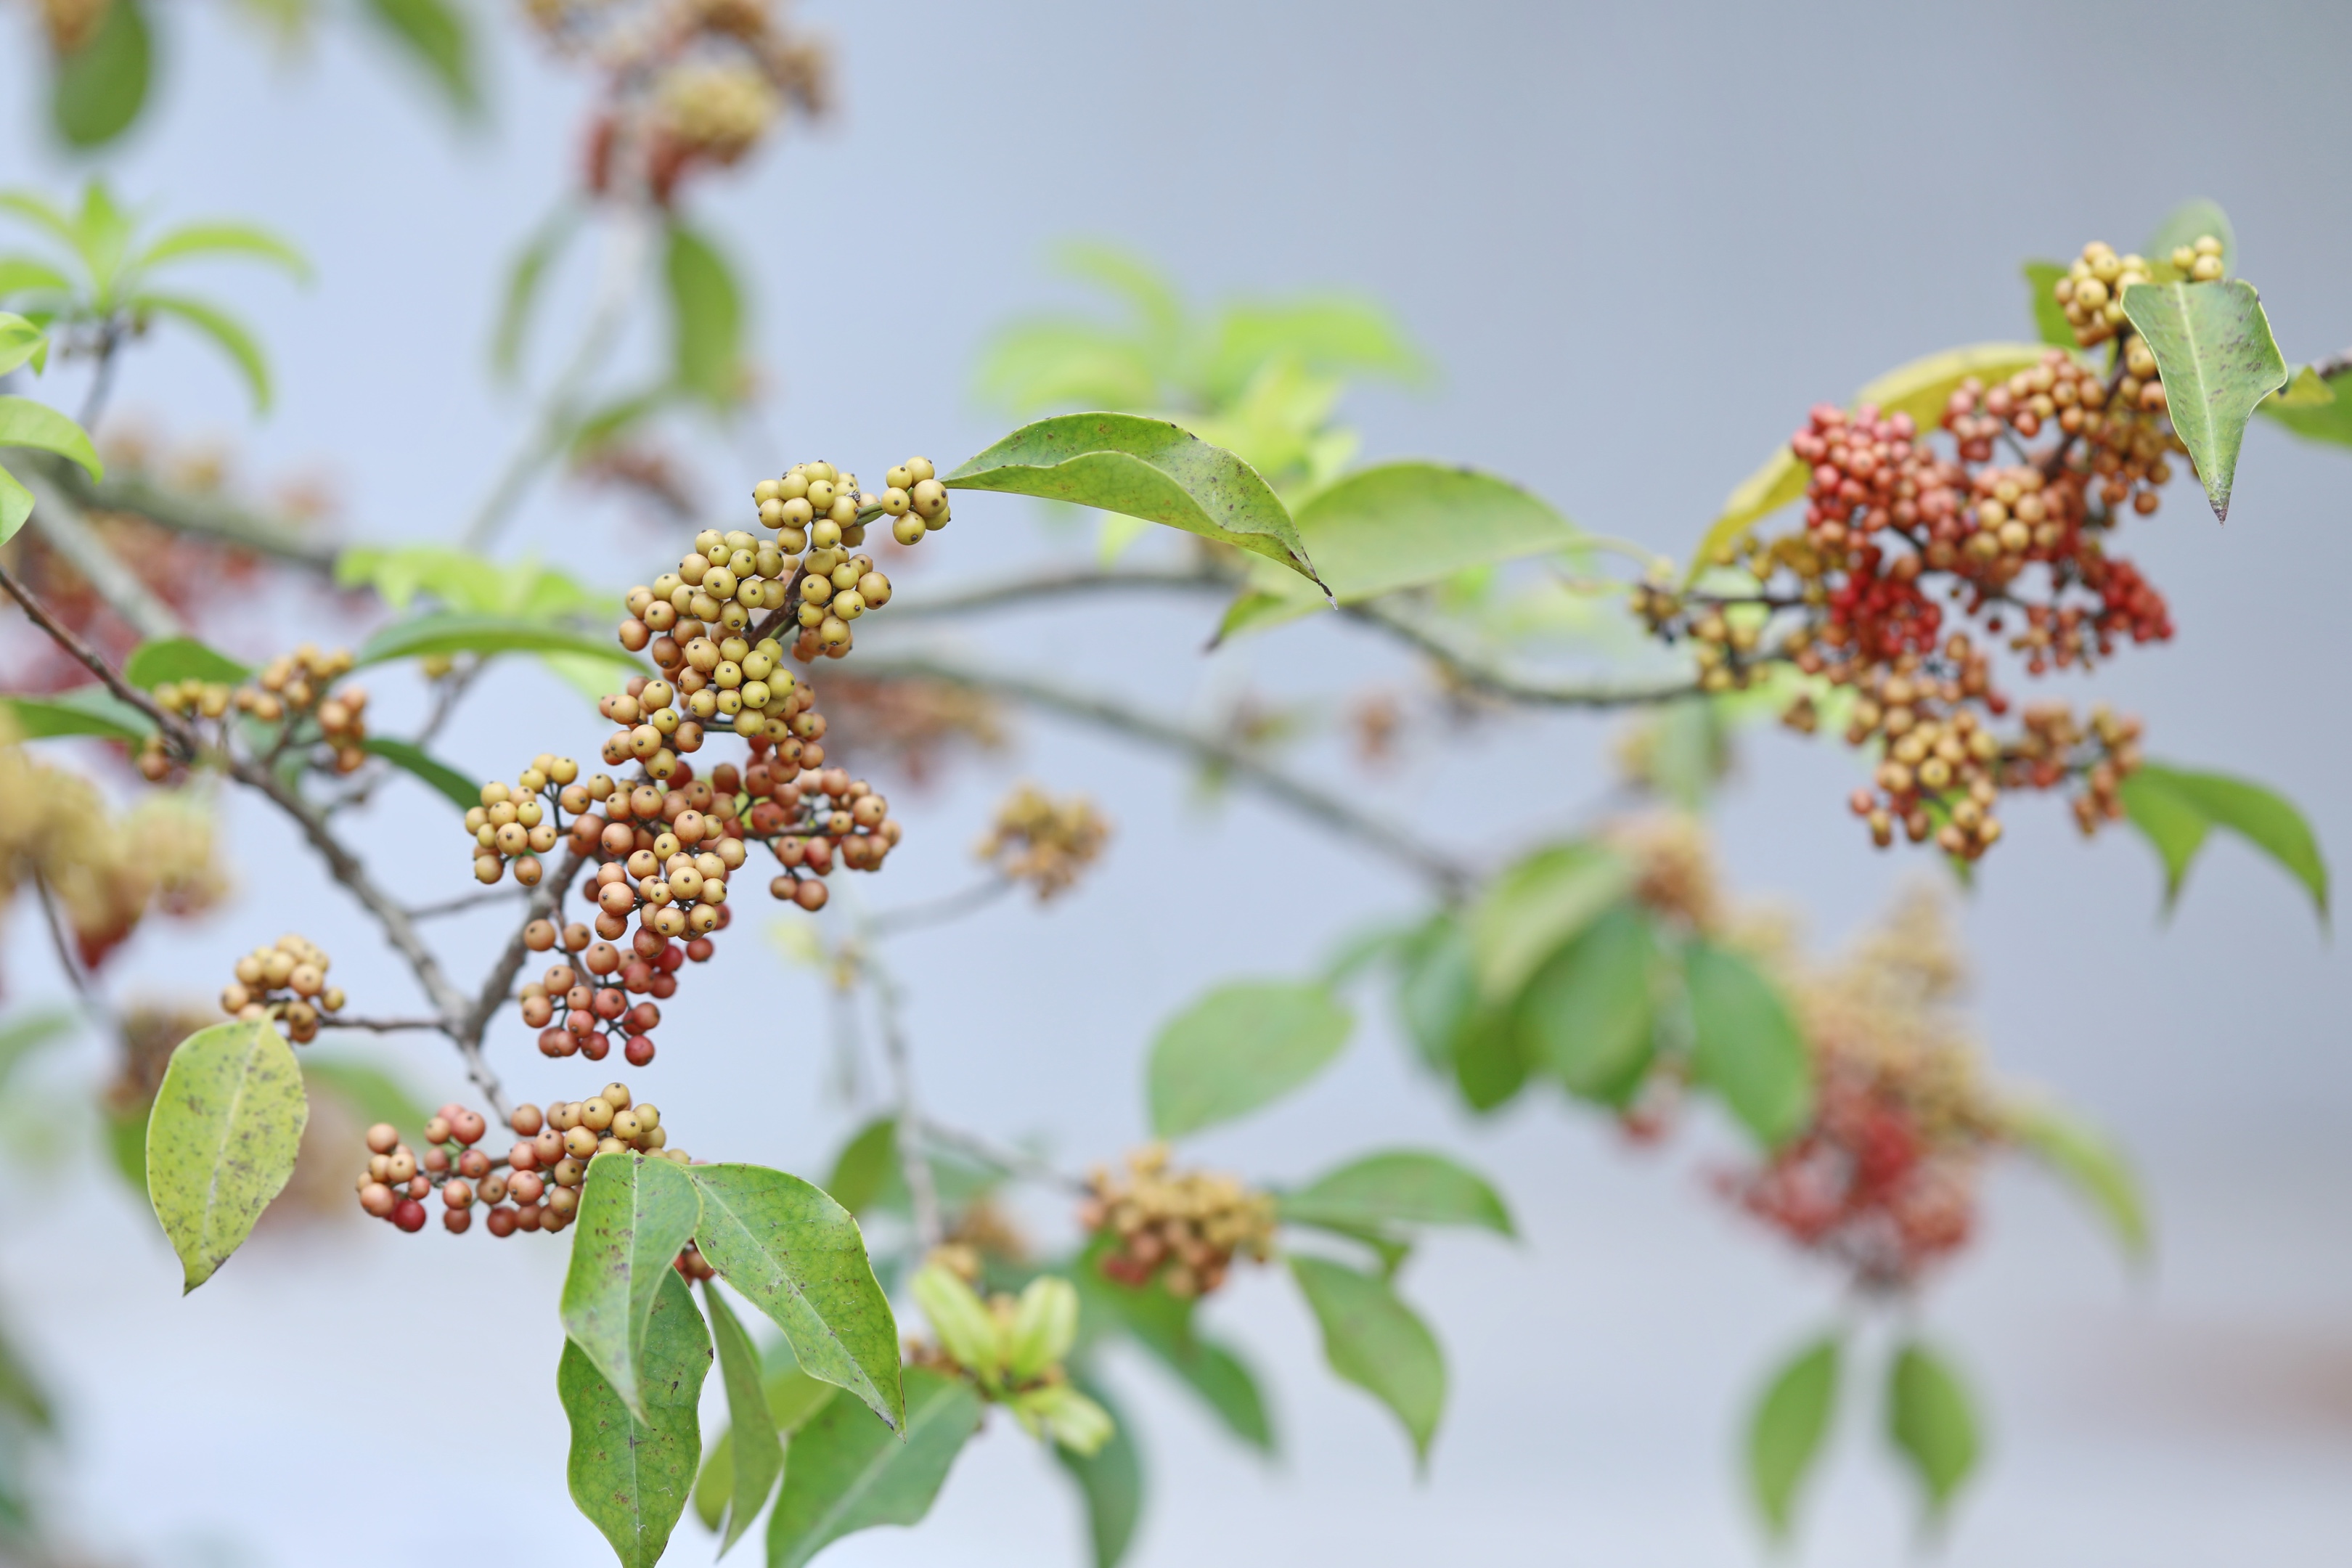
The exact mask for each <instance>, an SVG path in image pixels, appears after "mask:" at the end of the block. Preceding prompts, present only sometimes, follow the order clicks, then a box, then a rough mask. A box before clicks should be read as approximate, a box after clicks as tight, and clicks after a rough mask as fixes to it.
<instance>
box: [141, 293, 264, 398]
mask: <svg viewBox="0 0 2352 1568" xmlns="http://www.w3.org/2000/svg"><path fill="white" fill-rule="evenodd" d="M131 307H132V308H133V309H134V310H152V311H154V312H155V313H157V314H158V315H163V316H169V317H171V318H172V319H173V320H174V321H180V322H182V323H183V324H184V325H187V326H191V327H194V329H195V330H196V331H198V332H200V333H202V334H203V335H204V336H205V337H207V338H210V339H211V340H212V342H213V346H214V347H215V348H217V349H219V350H220V351H221V352H222V353H225V354H226V355H228V357H229V359H230V360H231V361H232V362H233V363H235V364H236V368H237V373H238V374H240V375H242V376H244V377H245V386H246V391H247V392H248V393H249V394H251V395H252V397H253V407H254V412H256V413H257V414H266V413H268V410H269V361H268V358H267V357H266V356H265V355H264V354H263V353H262V352H261V343H260V341H259V340H258V339H257V338H255V337H254V335H253V332H252V330H251V329H250V328H248V327H247V326H246V325H245V323H244V322H242V321H238V320H237V319H236V317H234V316H231V315H230V314H228V312H226V310H221V309H219V308H218V307H216V306H214V305H208V304H206V303H205V301H204V300H191V299H189V298H187V297H186V296H185V295H183V294H153V293H142V294H141V295H140V296H139V297H138V298H137V299H135V300H131Z"/></svg>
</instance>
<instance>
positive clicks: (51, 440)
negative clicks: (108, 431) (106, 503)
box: [0, 397, 106, 479]
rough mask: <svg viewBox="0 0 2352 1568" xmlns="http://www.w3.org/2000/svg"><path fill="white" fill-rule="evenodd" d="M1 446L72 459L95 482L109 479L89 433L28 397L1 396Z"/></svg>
mask: <svg viewBox="0 0 2352 1568" xmlns="http://www.w3.org/2000/svg"><path fill="white" fill-rule="evenodd" d="M0 447H32V448H33V449H34V450H36V451H41V452H55V453H56V454H57V455H58V457H60V458H71V459H72V460H73V461H74V462H77V463H79V464H80V465H81V466H82V467H83V468H86V469H88V470H89V477H90V478H91V479H104V478H105V477H106V466H105V465H104V464H103V463H100V461H99V460H98V448H97V447H94V446H92V445H90V439H89V431H87V430H84V429H83V428H82V427H81V426H79V425H77V424H75V423H74V422H73V421H72V420H71V419H68V418H67V417H66V416H64V415H62V414H60V413H58V411H57V410H56V409H54V408H52V407H50V406H49V405H47V404H46V403H36V402H34V401H33V400H32V399H31V398H29V397H0Z"/></svg>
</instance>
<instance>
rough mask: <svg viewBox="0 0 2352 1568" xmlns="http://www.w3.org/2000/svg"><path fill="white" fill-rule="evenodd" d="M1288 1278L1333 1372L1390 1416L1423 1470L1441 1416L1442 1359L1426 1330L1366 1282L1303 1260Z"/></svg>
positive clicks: (1295, 1261) (1392, 1296) (1365, 1277)
mask: <svg viewBox="0 0 2352 1568" xmlns="http://www.w3.org/2000/svg"><path fill="white" fill-rule="evenodd" d="M1290 1273H1291V1277H1292V1278H1293V1279H1297V1281H1298V1289H1299V1290H1300V1291H1301V1292H1302V1293H1304V1294H1305V1296H1306V1297H1307V1306H1309V1307H1310V1308H1312V1309H1313V1310H1314V1312H1315V1321H1316V1322H1317V1323H1318V1324H1319V1325H1320V1326H1321V1327H1322V1330H1323V1356H1324V1359H1325V1360H1326V1361H1328V1362H1329V1363H1331V1370H1332V1371H1333V1372H1335V1373H1339V1376H1341V1377H1342V1378H1345V1379H1346V1380H1347V1381H1348V1382H1349V1383H1352V1384H1355V1385H1356V1386H1357V1387H1359V1388H1360V1389H1362V1390H1364V1391H1365V1392H1366V1393H1368V1394H1370V1395H1371V1396H1372V1397H1373V1398H1375V1399H1377V1400H1379V1401H1380V1402H1381V1404H1383V1405H1387V1406H1388V1407H1389V1409H1390V1410H1391V1411H1393V1412H1394V1413H1395V1415H1396V1418H1397V1419H1398V1420H1399V1421H1402V1423H1404V1429H1405V1432H1406V1434H1407V1435H1408V1436H1411V1437H1412V1448H1413V1453H1414V1455H1415V1456H1416V1457H1417V1458H1420V1459H1421V1460H1423V1462H1424V1463H1425V1462H1426V1461H1427V1460H1428V1458H1429V1440H1430V1439H1431V1438H1432V1437H1433V1436H1435V1435H1436V1432H1437V1418H1438V1416H1439V1415H1442V1414H1443V1413H1444V1408H1445V1359H1444V1355H1443V1354H1442V1353H1441V1352H1439V1350H1438V1348H1437V1340H1436V1338H1435V1336H1433V1334H1431V1333H1430V1331H1429V1328H1428V1325H1426V1324H1424V1323H1423V1321H1421V1319H1420V1318H1419V1317H1418V1316H1416V1315H1415V1314H1414V1312H1413V1310H1412V1308H1410V1307H1408V1306H1406V1305H1405V1304H1404V1303H1403V1302H1402V1301H1401V1300H1398V1299H1397V1296H1396V1293H1395V1292H1394V1291H1392V1290H1391V1289H1389V1288H1388V1286H1387V1284H1386V1283H1385V1282H1384V1281H1382V1280H1381V1279H1376V1278H1375V1277H1373V1276H1372V1275H1370V1274H1359V1273H1358V1272H1356V1270H1354V1269H1352V1268H1342V1267H1341V1266H1339V1264H1337V1263H1329V1262H1326V1261H1325V1260H1324V1259H1322V1258H1305V1257H1293V1258H1291V1259H1290Z"/></svg>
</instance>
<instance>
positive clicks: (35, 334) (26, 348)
mask: <svg viewBox="0 0 2352 1568" xmlns="http://www.w3.org/2000/svg"><path fill="white" fill-rule="evenodd" d="M5 281H6V280H5V279H0V294H5V293H6V292H7V291H8V290H7V289H6V288H5ZM48 362H49V336H48V334H47V332H44V331H41V329H40V328H39V327H37V326H36V325H34V324H33V323H32V322H30V321H26V320H25V318H24V317H22V316H17V315H12V314H10V313H8V312H6V311H5V310H0V375H6V374H8V373H9V372H11V371H13V370H16V369H17V368H19V367H20V366H22V365H25V364H26V363H30V364H31V365H32V367H33V374H36V375H38V374H41V373H42V372H43V371H45V370H46V369H47V367H48Z"/></svg>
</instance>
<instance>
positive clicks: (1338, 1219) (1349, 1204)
mask: <svg viewBox="0 0 2352 1568" xmlns="http://www.w3.org/2000/svg"><path fill="white" fill-rule="evenodd" d="M1280 1205H1281V1215H1282V1217H1283V1218H1284V1219H1285V1220H1287V1221H1289V1222H1291V1223H1292V1224H1295V1225H1338V1226H1357V1227H1373V1228H1377V1227H1379V1226H1389V1225H1465V1226H1479V1227H1481V1228H1483V1229H1486V1230H1491V1231H1493V1232H1495V1233H1496V1235H1498V1236H1514V1235H1517V1232H1516V1231H1514V1230H1513V1229H1512V1228H1511V1215H1510V1211H1509V1210H1508V1209H1507V1208H1505V1207H1504V1206H1503V1200H1502V1197H1501V1195H1500V1194H1497V1193H1496V1191H1495V1189H1494V1188H1493V1187H1492V1186H1490V1185H1488V1184H1487V1183H1486V1178H1484V1177H1482V1176H1480V1175H1479V1174H1477V1173H1475V1172H1474V1171H1469V1170H1465V1169H1464V1168H1463V1167H1462V1166H1461V1165H1458V1164H1456V1163H1454V1161H1452V1160H1449V1159H1447V1158H1446V1157H1445V1156H1444V1155H1443V1154H1433V1153H1428V1152H1423V1151H1420V1150H1412V1149H1400V1150H1393V1151H1390V1152H1383V1153H1379V1154H1368V1155H1366V1156H1364V1157H1363V1158H1362V1159H1360V1160H1356V1161H1352V1162H1350V1163H1348V1164H1345V1165H1342V1166H1340V1167H1339V1169H1338V1170H1335V1171H1327V1172H1325V1173H1323V1174H1322V1175H1320V1176H1318V1177H1316V1178H1315V1180H1313V1181H1312V1182H1309V1183H1308V1184H1307V1185H1305V1186H1303V1187H1301V1188H1299V1189H1298V1190H1297V1192H1293V1193H1286V1194H1282V1195H1281V1198H1280Z"/></svg>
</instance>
